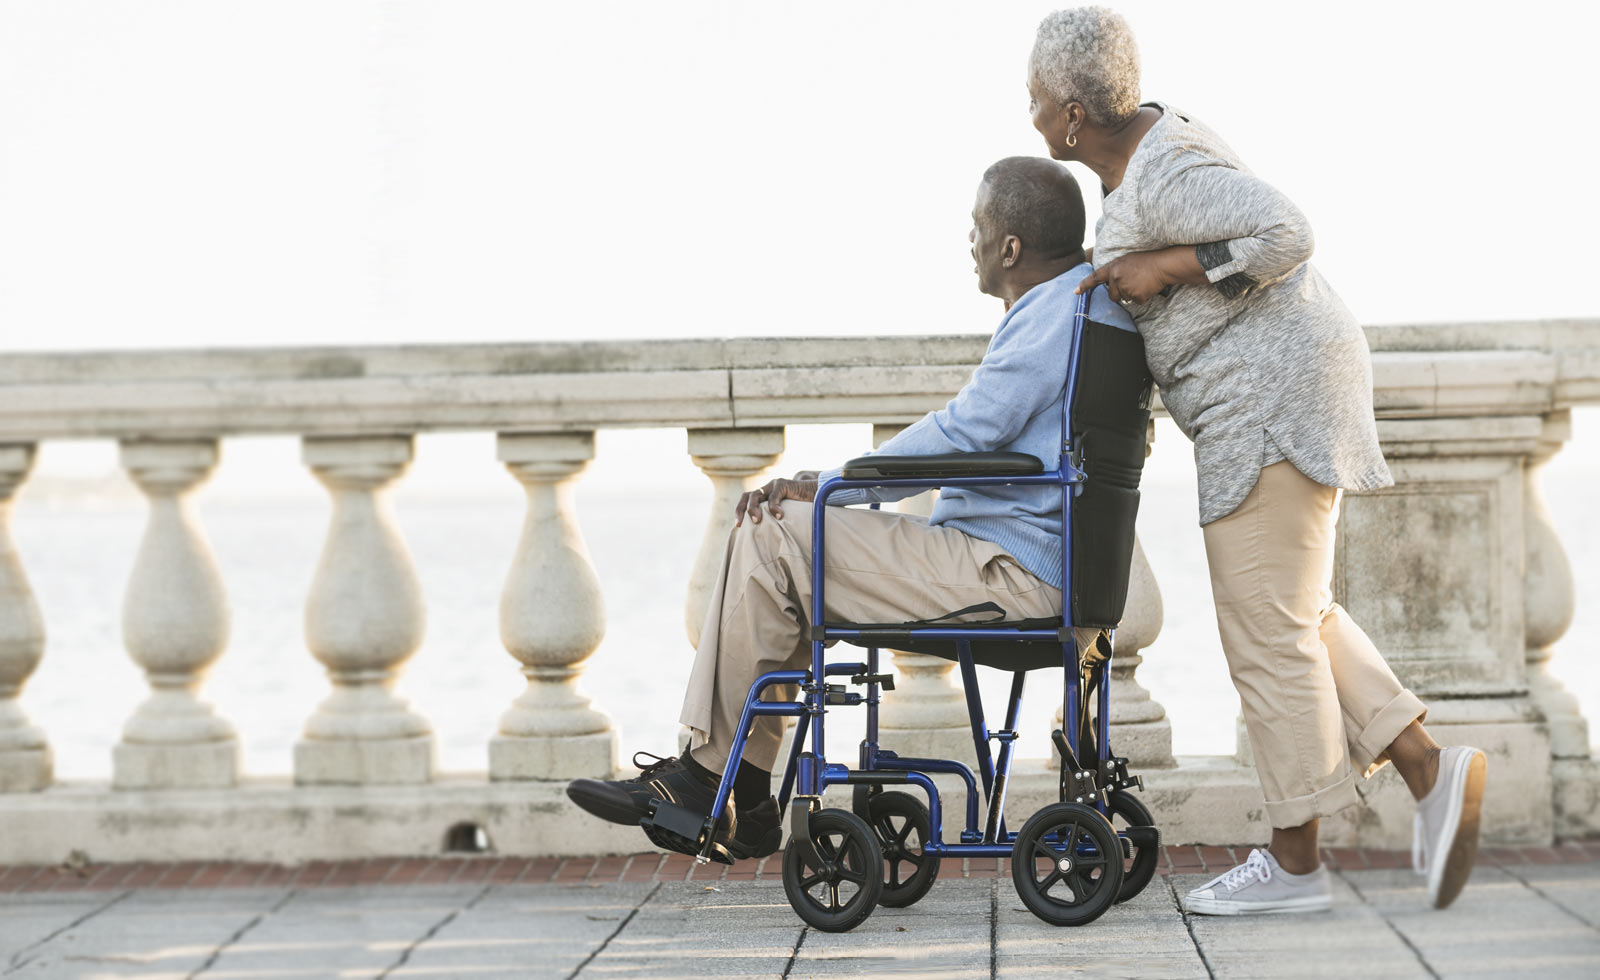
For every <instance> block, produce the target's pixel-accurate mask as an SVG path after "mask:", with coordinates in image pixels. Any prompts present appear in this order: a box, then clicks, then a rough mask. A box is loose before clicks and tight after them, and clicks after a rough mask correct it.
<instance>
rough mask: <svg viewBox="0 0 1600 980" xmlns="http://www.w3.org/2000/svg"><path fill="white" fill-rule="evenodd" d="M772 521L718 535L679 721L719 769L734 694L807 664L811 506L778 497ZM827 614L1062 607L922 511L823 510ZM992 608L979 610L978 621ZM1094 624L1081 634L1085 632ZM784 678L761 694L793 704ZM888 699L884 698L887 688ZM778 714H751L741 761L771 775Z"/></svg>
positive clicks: (1045, 611) (910, 616)
mask: <svg viewBox="0 0 1600 980" xmlns="http://www.w3.org/2000/svg"><path fill="white" fill-rule="evenodd" d="M779 509H781V510H782V511H783V519H782V520H778V519H776V518H774V517H773V516H772V515H771V514H768V513H766V511H765V508H763V513H762V518H761V522H760V523H759V524H758V523H756V522H754V521H752V520H750V519H749V518H748V517H747V518H746V519H745V521H744V523H743V524H742V525H740V526H739V527H736V528H734V529H733V532H732V533H731V534H729V536H728V550H727V553H726V555H725V556H724V558H723V562H722V572H721V574H720V575H719V576H718V578H717V586H716V588H715V589H714V590H713V591H712V598H711V604H710V606H709V608H707V610H706V618H705V625H704V626H703V627H702V628H701V630H700V648H699V650H698V652H697V653H696V656H695V661H694V668H693V670H692V671H691V672H690V675H689V689H688V692H687V693H686V694H685V695H684V699H683V714H682V715H681V716H680V719H679V720H680V721H682V722H683V723H684V724H685V725H688V726H689V727H690V728H691V729H693V730H694V733H695V737H694V746H693V748H694V757H695V759H696V761H698V762H700V763H701V764H702V765H704V766H706V767H708V768H710V769H712V770H714V771H717V772H721V771H722V769H723V768H724V766H726V765H727V761H728V754H729V750H730V749H731V748H732V745H733V733H734V729H735V728H736V727H737V726H738V724H739V714H740V712H741V711H742V710H743V708H744V701H745V695H746V694H747V693H748V692H749V690H750V685H751V684H752V683H753V682H754V681H755V679H756V677H758V676H759V675H761V674H764V673H766V672H768V671H773V670H795V669H806V668H809V667H810V666H811V641H810V639H809V629H808V627H809V624H810V620H811V521H812V514H813V513H814V511H815V510H816V508H815V505H813V504H811V503H808V502H801V501H796V500H785V501H783V502H782V504H781V505H780V507H779ZM823 509H824V510H826V511H827V520H828V536H827V546H826V548H825V549H824V554H825V555H826V561H827V579H826V581H827V587H826V590H825V592H824V596H825V598H826V601H827V609H826V614H827V618H828V619H830V620H834V621H840V620H842V621H846V622H854V623H903V622H908V621H910V620H916V619H927V618H931V617H934V616H941V615H943V614H945V613H949V612H953V611H955V610H957V609H962V608H965V607H967V606H973V605H977V604H979V603H984V602H994V603H998V604H999V605H1000V606H1001V607H1003V608H1004V609H1005V611H1006V618H1007V619H1027V618H1042V617H1047V616H1059V615H1060V614H1061V591H1060V590H1059V589H1056V588H1053V587H1052V586H1050V585H1048V584H1046V583H1045V582H1043V581H1042V580H1040V579H1038V578H1036V577H1035V576H1034V575H1033V574H1032V573H1031V572H1028V571H1027V570H1025V569H1024V568H1023V567H1022V566H1021V565H1018V564H1017V562H1016V559H1014V558H1012V557H1011V556H1010V555H1009V554H1007V553H1006V552H1005V551H1003V550H1001V548H1000V546H999V545H996V544H993V543H991V542H988V541H983V540H980V539H978V538H974V537H970V536H968V535H966V534H963V533H962V532H960V531H957V530H955V529H953V528H948V527H934V526H930V525H929V524H928V522H927V519H926V518H923V517H915V516H910V515H904V514H895V513H890V512H888V511H872V510H854V509H846V508H843V507H826V508H823ZM992 616H993V613H986V614H978V615H977V616H976V618H978V619H988V618H991V617H992ZM1095 632H1097V631H1094V630H1088V631H1085V633H1086V634H1087V635H1088V636H1089V637H1091V638H1092V637H1093V635H1094V634H1095ZM795 695H796V691H795V689H794V687H793V686H792V685H785V686H784V687H781V688H778V689H776V690H775V692H774V693H771V694H768V695H766V697H767V699H768V700H772V699H775V698H788V699H790V700H793V699H794V697H795ZM889 696H890V697H893V695H892V694H891V695H889ZM783 726H784V719H783V718H782V717H780V716H774V715H764V716H759V717H757V719H756V721H755V726H754V730H753V731H752V732H751V735H750V739H749V741H748V742H747V743H746V745H745V750H744V758H745V759H746V760H748V761H749V762H750V763H752V764H753V765H755V766H758V767H760V768H762V769H766V770H768V771H770V770H772V769H773V767H774V763H775V762H776V760H777V757H778V743H779V742H780V741H781V740H782V738H783Z"/></svg>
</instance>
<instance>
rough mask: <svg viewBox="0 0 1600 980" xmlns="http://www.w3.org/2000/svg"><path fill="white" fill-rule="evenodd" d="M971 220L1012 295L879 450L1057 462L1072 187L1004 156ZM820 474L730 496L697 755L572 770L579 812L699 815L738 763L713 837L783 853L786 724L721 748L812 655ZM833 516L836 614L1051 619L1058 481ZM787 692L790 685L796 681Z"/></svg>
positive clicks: (1095, 311)
mask: <svg viewBox="0 0 1600 980" xmlns="http://www.w3.org/2000/svg"><path fill="white" fill-rule="evenodd" d="M972 225H973V227H972V232H971V234H970V235H969V239H970V241H971V242H972V255H973V258H974V259H975V260H976V262H977V268H976V270H975V271H976V272H977V275H978V288H979V289H980V290H982V291H983V292H984V293H987V294H988V295H991V296H996V297H998V298H1000V299H1001V300H1002V301H1004V303H1005V307H1006V313H1005V316H1004V317H1003V318H1002V319H1001V321H1000V326H999V328H998V329H996V330H995V333H994V337H993V339H992V340H991V341H990V343H989V349H988V351H987V352H986V353H985V354H984V356H983V361H982V362H981V363H980V364H979V365H978V367H977V370H976V371H974V372H973V375H972V378H971V380H970V381H968V382H967V384H966V386H965V387H963V388H962V389H961V391H960V392H959V393H958V394H957V395H956V397H955V398H954V399H952V400H951V401H950V403H949V404H948V405H946V406H945V407H944V408H941V409H939V410H938V411H934V412H929V413H928V414H927V415H926V416H924V417H923V418H922V419H920V420H919V421H917V422H916V423H914V424H912V425H911V426H909V427H907V428H906V429H905V430H904V431H902V432H901V433H900V434H899V435H897V436H895V437H894V438H893V439H890V440H889V441H887V442H885V443H884V444H883V445H882V446H880V447H879V452H882V453H885V454H895V455H925V454H932V453H949V452H988V451H1002V450H1010V451H1016V452H1023V453H1028V454H1030V455H1033V456H1036V457H1038V458H1039V459H1041V460H1043V462H1044V463H1045V465H1046V466H1047V467H1054V466H1056V465H1058V463H1059V459H1060V446H1061V432H1060V428H1061V408H1062V398H1063V396H1064V393H1065V383H1066V376H1067V360H1068V356H1069V352H1070V350H1071V328H1072V315H1073V312H1074V307H1075V304H1076V296H1075V295H1074V289H1075V288H1076V287H1077V285H1078V283H1079V282H1081V281H1082V280H1083V279H1084V278H1085V277H1086V276H1088V275H1089V274H1090V272H1091V268H1090V265H1089V263H1088V262H1087V261H1086V259H1085V253H1084V249H1083V232H1084V212H1083V197H1082V194H1081V192H1080V191H1079V189H1078V184H1077V182H1076V181H1075V180H1074V179H1073V178H1072V175H1071V174H1070V173H1069V172H1068V171H1067V168H1066V167H1065V166H1063V165H1061V164H1059V163H1055V162H1053V161H1050V160H1044V159H1038V158H1034V157H1009V158H1007V159H1004V160H1001V161H1000V162H998V163H996V164H995V165H994V166H992V167H990V168H989V169H988V171H987V172H986V173H985V174H984V175H983V180H982V182H981V183H980V184H979V186H978V194H977V201H976V204H975V205H974V207H973V210H972ZM1090 315H1091V316H1092V317H1093V318H1094V319H1095V320H1097V321H1100V322H1102V323H1106V324H1110V325H1112V326H1117V327H1121V328H1123V329H1126V330H1132V329H1134V327H1133V322H1132V320H1131V319H1130V318H1129V317H1128V314H1127V313H1126V312H1124V311H1123V310H1122V309H1121V307H1119V306H1118V305H1117V304H1116V303H1113V302H1111V301H1110V300H1109V299H1108V298H1106V296H1105V293H1104V291H1103V290H1101V291H1097V292H1096V293H1095V294H1093V297H1092V299H1091V306H1090ZM837 473H838V470H833V471H831V473H823V474H821V475H820V479H822V480H826V479H827V478H828V477H829V476H830V475H835V474H837ZM818 482H819V478H818V475H817V474H813V473H800V474H796V476H795V478H794V479H789V480H783V479H779V480H773V481H771V482H770V483H768V484H767V485H766V486H764V487H762V488H761V489H759V490H753V491H751V492H749V493H747V494H745V495H744V496H743V497H742V498H741V499H740V501H739V504H738V507H737V509H736V513H735V518H736V520H735V526H734V529H733V532H732V533H731V534H730V535H729V538H728V548H727V552H726V555H725V556H724V559H723V564H722V572H721V574H720V576H719V577H718V581H717V586H716V588H715V590H714V591H713V598H712V600H711V604H710V608H708V609H707V610H706V618H705V626H704V627H703V628H702V630H701V634H700V636H701V639H700V648H699V651H698V654H697V656H696V658H695V663H694V668H693V670H692V671H691V673H690V676H689V686H688V692H687V694H686V695H685V697H684V702H683V713H682V716H681V720H682V721H683V723H684V724H686V725H688V726H689V728H690V729H692V730H693V732H694V739H693V742H692V744H691V746H690V748H689V750H688V751H686V752H684V753H683V754H682V755H681V756H679V757H677V758H661V757H658V756H652V757H651V758H652V759H653V760H654V761H650V762H648V763H646V764H642V765H640V768H641V769H642V770H643V771H642V772H641V773H640V775H638V776H637V777H635V778H633V779H626V780H601V779H579V780H576V781H574V782H573V783H572V784H571V785H569V786H568V787H567V794H568V795H569V796H570V797H571V798H572V799H573V801H574V802H576V803H577V804H578V805H579V806H581V807H583V808H584V809H585V810H588V811H589V812H590V813H593V814H595V815H596V816H599V817H601V818H603V819H606V820H610V821H612V822H615V823H622V824H637V823H639V820H640V818H641V817H643V816H645V815H646V814H647V813H649V811H650V805H651V801H652V800H666V801H670V802H673V803H676V804H678V805H680V806H683V807H686V808H689V809H691V810H694V811H696V812H698V813H701V814H709V813H710V811H711V806H712V802H713V797H714V795H715V792H716V786H717V782H718V780H719V778H720V776H721V774H722V772H723V771H724V770H725V768H726V767H727V766H728V765H730V764H733V765H736V766H737V767H738V768H737V770H736V772H735V774H734V786H733V793H734V801H733V802H734V807H733V811H734V813H733V819H732V820H731V821H728V822H727V824H725V825H724V826H723V827H722V829H721V830H720V831H719V834H718V837H717V842H718V843H719V844H720V845H722V847H723V849H725V850H726V852H727V854H728V855H729V856H731V857H733V858H742V857H762V856H765V855H767V854H770V853H772V852H773V851H774V850H776V848H777V846H778V841H779V837H780V831H779V825H780V815H779V811H778V804H777V801H776V800H775V799H773V798H772V787H771V777H772V769H773V766H774V764H775V762H776V760H777V756H778V745H779V742H780V741H781V739H782V737H783V721H782V720H781V719H780V718H778V717H775V716H760V717H758V718H757V719H756V722H755V727H754V731H753V732H752V733H751V736H750V738H749V740H748V742H747V743H746V745H745V749H744V757H743V758H742V759H738V760H730V759H729V758H728V755H729V751H730V747H731V745H732V743H733V736H734V730H735V728H736V726H737V725H738V721H739V714H740V711H741V709H742V708H743V705H744V699H745V696H746V694H747V693H748V692H749V689H750V685H751V683H752V682H753V681H754V680H755V679H756V678H757V677H758V676H759V675H761V674H763V673H766V672H768V671H774V670H785V669H791V670H792V669H796V668H801V667H805V666H809V664H810V662H811V659H810V658H811V643H810V640H809V633H808V628H809V625H810V623H809V618H810V610H811V526H812V525H811V522H812V520H814V515H813V505H812V503H810V501H813V500H815V499H816V491H817V485H818ZM889 499H894V498H893V497H892V496H890V495H889V494H888V493H887V492H884V491H878V492H871V491H861V490H858V491H845V492H841V493H838V494H835V495H833V496H832V497H831V498H830V499H829V503H830V504H841V505H843V504H852V503H865V502H868V501H872V500H889ZM827 521H828V550H827V569H826V574H827V579H828V582H829V585H830V589H829V591H828V609H827V613H828V615H829V617H832V618H837V619H840V620H846V621H852V622H877V623H885V622H907V621H911V620H917V619H926V618H932V617H938V616H943V615H945V614H948V613H951V612H952V611H954V610H961V609H965V608H967V607H970V606H975V605H979V604H982V603H989V602H992V603H996V604H998V605H999V606H1001V607H1002V608H1003V609H1004V610H1005V612H1006V618H1008V619H1023V618H1033V617H1049V616H1055V615H1059V614H1060V611H1061V498H1060V492H1059V490H1056V489H1054V488H1049V487H985V488H981V489H970V490H945V491H944V492H942V493H941V494H940V496H939V501H938V504H937V505H936V506H935V507H934V510H933V514H932V515H931V516H930V517H928V518H927V519H923V518H920V517H913V516H907V515H901V514H894V513H889V512H882V511H871V510H845V509H843V508H842V507H835V508H833V509H831V510H829V511H828V513H827ZM1085 632H1086V633H1087V634H1088V635H1087V636H1086V637H1085V639H1087V640H1088V641H1089V643H1088V644H1085V642H1084V640H1083V639H1080V649H1081V648H1083V647H1084V646H1086V645H1092V641H1093V633H1094V631H1085ZM780 693H781V696H786V697H790V698H792V697H794V694H795V692H794V691H793V690H792V688H791V689H790V690H788V691H783V692H780ZM640 754H641V755H644V754H647V753H640ZM635 760H636V764H637V756H636V757H635ZM652 839H654V840H656V842H657V843H658V844H663V845H664V846H674V845H673V843H672V842H671V841H668V840H666V839H663V838H659V837H652Z"/></svg>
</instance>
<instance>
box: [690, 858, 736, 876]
mask: <svg viewBox="0 0 1600 980" xmlns="http://www.w3.org/2000/svg"><path fill="white" fill-rule="evenodd" d="M690 860H693V859H692V858H691V859H690ZM727 870H728V866H727V865H726V864H718V863H717V862H715V861H707V862H706V863H705V864H696V865H692V866H691V867H690V868H689V874H688V875H687V876H686V880H688V881H721V880H722V876H723V873H724V872H726V871H727Z"/></svg>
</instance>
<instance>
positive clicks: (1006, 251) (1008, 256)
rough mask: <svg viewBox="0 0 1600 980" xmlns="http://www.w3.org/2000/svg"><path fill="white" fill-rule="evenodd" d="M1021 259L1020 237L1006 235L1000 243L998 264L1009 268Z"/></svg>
mask: <svg viewBox="0 0 1600 980" xmlns="http://www.w3.org/2000/svg"><path fill="white" fill-rule="evenodd" d="M1021 259H1022V239H1020V238H1018V237H1017V236H1016V235H1007V236H1006V237H1005V240H1004V241H1002V242H1001V243H1000V264H1001V265H1002V266H1004V267H1005V268H1007V269H1009V268H1011V267H1012V266H1014V265H1016V264H1017V262H1018V261H1020V260H1021Z"/></svg>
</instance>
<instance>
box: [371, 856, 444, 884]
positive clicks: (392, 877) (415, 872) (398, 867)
mask: <svg viewBox="0 0 1600 980" xmlns="http://www.w3.org/2000/svg"><path fill="white" fill-rule="evenodd" d="M434 860H435V859H434V858H406V859H405V860H403V861H397V862H395V866H394V867H393V868H390V869H389V874H388V876H386V877H385V878H384V879H383V883H384V884H386V885H409V884H411V883H412V882H414V881H416V880H417V879H418V878H419V877H421V876H422V874H423V872H425V871H427V870H428V868H429V867H431V866H432V865H433V862H434Z"/></svg>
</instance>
